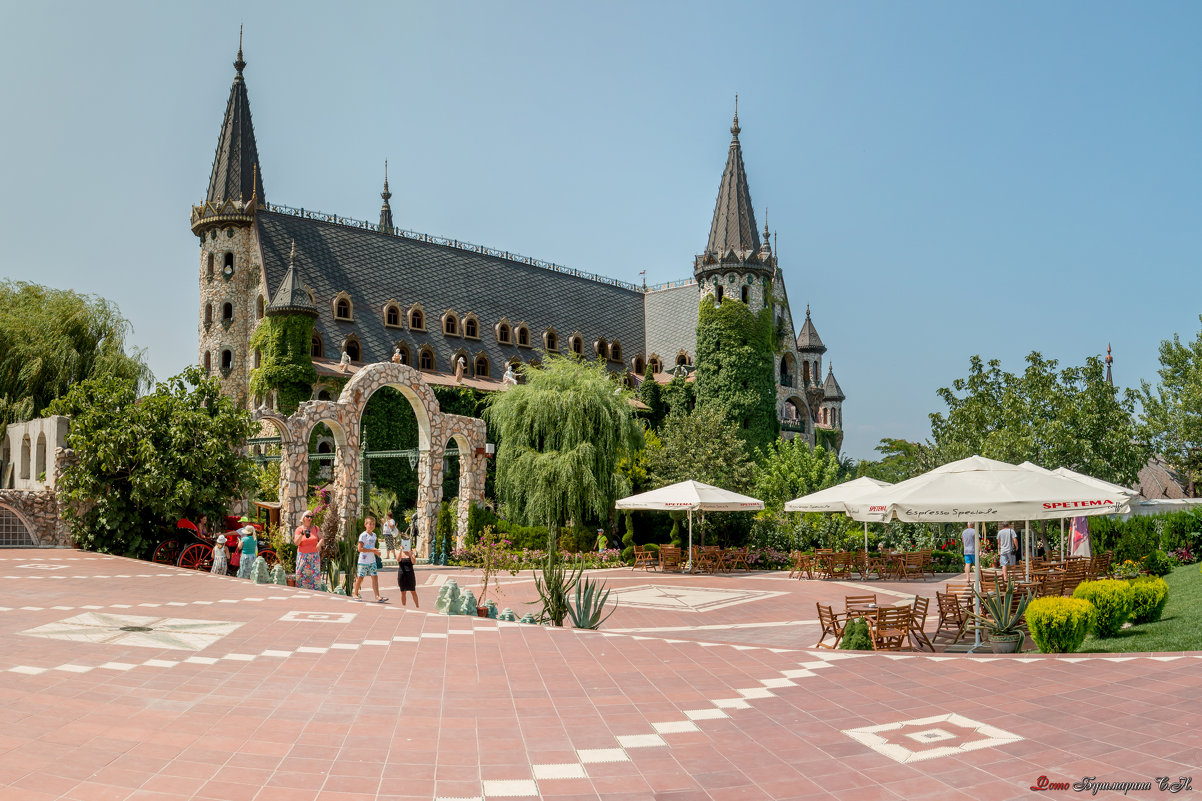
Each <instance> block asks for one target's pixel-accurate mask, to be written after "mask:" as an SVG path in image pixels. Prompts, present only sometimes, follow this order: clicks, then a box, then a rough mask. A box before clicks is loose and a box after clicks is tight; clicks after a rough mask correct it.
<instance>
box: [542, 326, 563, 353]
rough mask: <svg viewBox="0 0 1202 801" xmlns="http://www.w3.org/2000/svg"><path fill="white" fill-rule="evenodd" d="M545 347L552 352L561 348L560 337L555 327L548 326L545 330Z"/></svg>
mask: <svg viewBox="0 0 1202 801" xmlns="http://www.w3.org/2000/svg"><path fill="white" fill-rule="evenodd" d="M543 348H544V349H545V350H547V351H550V352H555V351H557V350H559V337H557V336H556V335H555V329H554V328H548V329H547V330H546V331H544V332H543Z"/></svg>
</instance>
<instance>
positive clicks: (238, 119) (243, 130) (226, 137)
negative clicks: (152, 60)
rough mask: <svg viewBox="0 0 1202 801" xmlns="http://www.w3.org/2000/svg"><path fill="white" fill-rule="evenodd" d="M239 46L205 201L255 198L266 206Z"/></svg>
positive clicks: (218, 201) (244, 63) (244, 64)
mask: <svg viewBox="0 0 1202 801" xmlns="http://www.w3.org/2000/svg"><path fill="white" fill-rule="evenodd" d="M245 67H246V62H245V61H243V60H242V46H241V45H239V46H238V60H237V61H235V62H234V68H235V69H236V70H237V71H238V73H237V75H235V76H234V85H233V86H231V87H230V99H229V102H228V103H227V104H226V107H225V119H224V120H223V121H222V123H221V136H220V138H218V140H217V154H216V155H215V156H214V157H213V172H212V174H211V175H210V176H209V192H208V194H207V195H206V196H205V200H207V201H208V202H209V203H214V204H219V203H221V202H222V201H225V200H250V199H251V198H252V197H257V198H258V200H259V202H260V203H264V202H266V199H267V196H266V195H265V194H264V193H263V172H262V170H261V169H259V149H258V148H257V147H256V146H255V129H254V126H253V125H252V124H251V121H250V98H249V97H247V94H246V81H245V79H243V77H242V70H243V69H244V68H245Z"/></svg>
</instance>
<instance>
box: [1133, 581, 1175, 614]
mask: <svg viewBox="0 0 1202 801" xmlns="http://www.w3.org/2000/svg"><path fill="white" fill-rule="evenodd" d="M1131 589H1132V591H1133V593H1134V595H1133V596H1132V600H1131V622H1132V623H1152V622H1154V621H1157V620H1160V616H1161V615H1162V614H1164V605H1165V604H1166V603H1168V600H1169V585H1168V583H1167V582H1165V580H1164V579H1162V578H1157V577H1155V576H1143V577H1142V578H1137V579H1135V580H1134V581H1132V582H1131Z"/></svg>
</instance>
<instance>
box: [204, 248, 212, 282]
mask: <svg viewBox="0 0 1202 801" xmlns="http://www.w3.org/2000/svg"><path fill="white" fill-rule="evenodd" d="M212 277H213V254H212V253H210V254H209V264H208V266H207V267H206V268H205V278H212Z"/></svg>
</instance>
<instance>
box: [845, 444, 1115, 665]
mask: <svg viewBox="0 0 1202 801" xmlns="http://www.w3.org/2000/svg"><path fill="white" fill-rule="evenodd" d="M1129 507H1130V498H1129V497H1128V496H1126V495H1123V494H1119V493H1116V492H1109V491H1105V490H1102V489H1099V488H1097V487H1094V486H1089V485H1087V484H1083V483H1082V482H1080V481H1076V480H1074V479H1071V478H1066V477H1064V476H1059V475H1055V474H1053V473H1051V471H1040V470H1032V469H1030V468H1026V467H1020V466H1018V465H1013V464H1009V463H1007V462H999V461H997V460H994V459H986V458H984V457H982V456H970V457H969V458H967V459H961V460H960V461H957V462H951V463H950V464H945V465H943V466H942V467H937V468H935V469H934V470H931V471H930V472H928V473H923V474H922V475H920V476H915V477H914V478H911V479H908V480H906V481H903V482H901V483H899V484H894V485H893V486H892V487H883V488H882V489H881V490H880V492H879V494H875V495H869V496H867V497H866V498H864V499H862V500H860V501H856V502H854V503H850V504H848V514H849V515H850V516H851V517H852V518H853V519H855V520H870V521H886V520H890V519H893V518H896V519H898V520H904V521H907V522H918V523H952V522H970V521H982V522H984V521H997V520H1051V519H1055V518H1058V517H1064V516H1065V515H1066V514H1071V515H1074V516H1091V515H1103V514H1116V513H1122V512H1126V511H1127V509H1128V508H1129ZM974 561H975V563H976V565H975V567H976V569H975V571H974V576H973V585H974V587H975V588H976V589H977V590H978V591H979V590H980V586H981V562H980V560H979V559H977V560H974ZM975 603H976V604H978V606H977V611H978V612H980V607H979V599H978V600H976V601H975ZM980 638H981V633H980V630H979V629H978V630H977V632H976V638H975V639H976V642H975V645H974V646H973V647H974V648H976V647H979V646H980V644H981V643H980Z"/></svg>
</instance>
